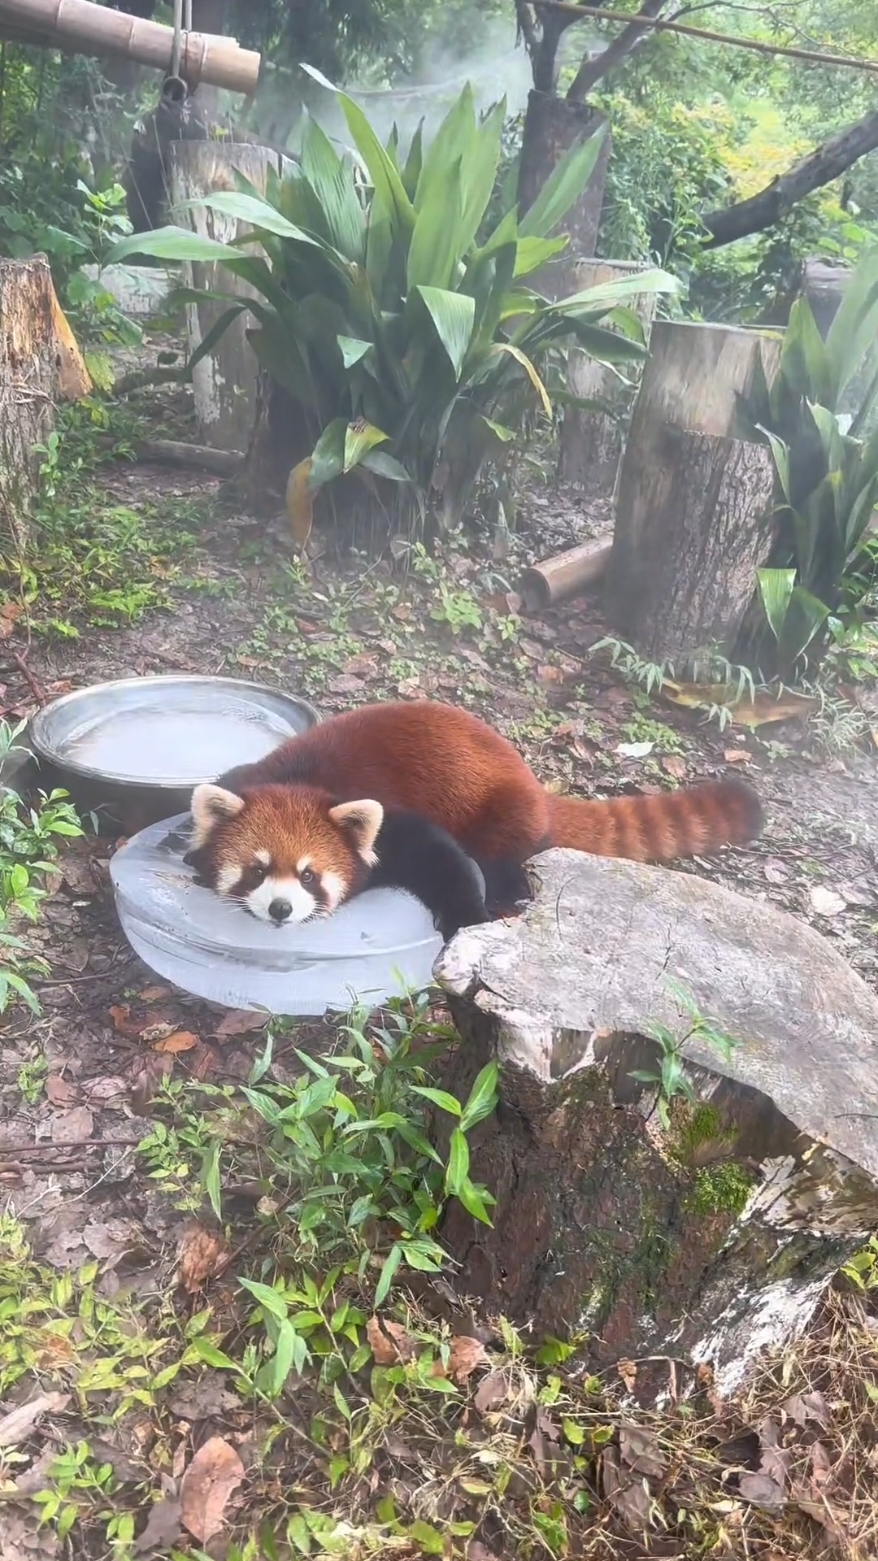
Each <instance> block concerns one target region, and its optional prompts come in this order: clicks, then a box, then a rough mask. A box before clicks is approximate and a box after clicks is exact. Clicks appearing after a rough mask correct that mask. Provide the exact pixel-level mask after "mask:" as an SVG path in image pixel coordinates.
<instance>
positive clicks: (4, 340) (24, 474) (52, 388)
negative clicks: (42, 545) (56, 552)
mask: <svg viewBox="0 0 878 1561" xmlns="http://www.w3.org/2000/svg"><path fill="white" fill-rule="evenodd" d="M90 389H91V381H90V379H89V376H88V372H87V370H86V367H85V364H84V363H83V360H82V355H81V354H80V351H79V348H78V347H77V345H76V341H75V339H74V336H73V332H72V331H71V329H70V326H69V324H68V322H67V319H66V316H65V315H64V313H63V310H62V309H61V307H60V305H59V303H58V300H57V298H56V296H55V289H54V287H53V286H52V273H51V271H50V270H49V262H48V261H47V259H46V257H45V255H33V256H31V258H30V259H29V260H0V551H3V550H8V549H9V548H11V549H12V551H13V552H14V553H16V554H18V553H21V552H22V551H23V550H24V549H25V548H26V546H27V541H28V536H29V529H30V528H29V520H30V514H31V509H32V506H33V502H34V498H35V497H36V493H37V488H38V484H39V471H40V459H41V458H40V455H39V451H38V448H37V447H38V446H44V445H45V443H46V440H47V439H48V437H49V434H50V433H51V432H52V429H53V427H54V422H55V402H56V400H58V399H66V400H75V399H77V398H78V397H80V396H83V395H86V394H87V393H88V391H89V390H90Z"/></svg>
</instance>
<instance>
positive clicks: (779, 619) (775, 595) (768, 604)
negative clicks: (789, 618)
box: [756, 569, 796, 644]
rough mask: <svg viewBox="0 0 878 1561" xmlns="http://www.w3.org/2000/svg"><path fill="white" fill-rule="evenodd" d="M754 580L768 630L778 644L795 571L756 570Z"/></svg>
mask: <svg viewBox="0 0 878 1561" xmlns="http://www.w3.org/2000/svg"><path fill="white" fill-rule="evenodd" d="M756 580H757V583H758V586H759V597H760V600H761V602H762V606H763V608H764V610H765V616H766V618H767V619H768V625H769V628H770V629H771V632H772V634H773V635H774V637H775V639H776V640H777V641H778V644H779V643H780V637H781V634H782V633H783V626H784V622H785V620H786V615H787V609H788V608H789V605H790V599H791V597H792V594H793V589H794V587H795V584H796V571H795V569H757V571H756Z"/></svg>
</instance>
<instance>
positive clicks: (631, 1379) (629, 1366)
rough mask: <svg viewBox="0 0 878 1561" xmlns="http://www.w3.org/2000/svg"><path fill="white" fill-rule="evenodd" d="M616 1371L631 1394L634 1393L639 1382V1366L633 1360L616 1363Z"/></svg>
mask: <svg viewBox="0 0 878 1561" xmlns="http://www.w3.org/2000/svg"><path fill="white" fill-rule="evenodd" d="M616 1370H617V1371H618V1373H619V1376H620V1377H621V1378H622V1381H623V1382H624V1384H625V1387H626V1388H627V1390H628V1392H629V1393H633V1392H634V1384H635V1382H636V1381H637V1365H636V1362H635V1361H633V1360H620V1361H617V1362H616Z"/></svg>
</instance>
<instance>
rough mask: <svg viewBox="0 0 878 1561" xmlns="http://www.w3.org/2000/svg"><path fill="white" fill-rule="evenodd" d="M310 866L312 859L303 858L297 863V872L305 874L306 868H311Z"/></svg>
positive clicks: (308, 857)
mask: <svg viewBox="0 0 878 1561" xmlns="http://www.w3.org/2000/svg"><path fill="white" fill-rule="evenodd" d="M310 866H311V858H310V856H303V857H302V859H301V861H299V862H297V863H296V872H297V873H303V872H304V871H305V868H306V867H310Z"/></svg>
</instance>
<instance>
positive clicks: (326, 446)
mask: <svg viewBox="0 0 878 1561" xmlns="http://www.w3.org/2000/svg"><path fill="white" fill-rule="evenodd" d="M347 427H348V425H347V420H346V419H345V418H343V417H336V418H333V420H332V422H331V423H329V424H327V426H326V428H324V430H323V433H322V434H321V435H320V438H319V439H318V441H317V443H316V444H315V446H314V449H313V450H312V452H311V472H310V475H309V477H308V487H309V489H310V491H311V492H312V493H313V492H315V490H316V489H317V488H322V487H324V485H325V484H326V483H327V482H332V481H333V479H334V478H336V477H340V476H341V474H342V472H343V471H344V456H345V437H346V435H347Z"/></svg>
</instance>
